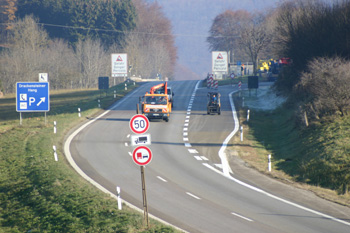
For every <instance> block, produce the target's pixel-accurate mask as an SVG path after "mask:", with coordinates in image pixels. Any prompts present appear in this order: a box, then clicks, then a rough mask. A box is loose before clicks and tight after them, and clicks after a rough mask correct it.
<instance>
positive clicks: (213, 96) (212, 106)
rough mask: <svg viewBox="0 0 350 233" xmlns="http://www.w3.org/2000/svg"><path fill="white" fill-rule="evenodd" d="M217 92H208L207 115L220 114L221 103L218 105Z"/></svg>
mask: <svg viewBox="0 0 350 233" xmlns="http://www.w3.org/2000/svg"><path fill="white" fill-rule="evenodd" d="M220 96H221V95H220V93H219V92H208V94H207V114H208V115H209V114H211V113H217V114H218V115H220V114H221V103H220Z"/></svg>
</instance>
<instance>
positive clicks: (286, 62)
mask: <svg viewBox="0 0 350 233" xmlns="http://www.w3.org/2000/svg"><path fill="white" fill-rule="evenodd" d="M278 64H279V65H289V64H292V59H290V58H289V57H282V58H280V59H279V61H278Z"/></svg>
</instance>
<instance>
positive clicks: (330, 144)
mask: <svg viewBox="0 0 350 233" xmlns="http://www.w3.org/2000/svg"><path fill="white" fill-rule="evenodd" d="M245 100H247V97H245ZM234 101H235V105H236V107H237V111H238V114H239V116H240V117H239V120H240V124H241V125H243V126H244V127H243V128H244V142H240V140H237V139H235V142H234V143H235V144H236V145H237V146H236V147H235V148H234V150H235V151H238V155H239V156H240V157H241V158H242V159H243V160H244V161H246V162H247V163H248V164H249V165H250V166H252V167H254V168H255V169H256V170H258V171H260V172H261V173H264V174H265V175H268V176H271V177H273V178H276V179H279V180H281V181H283V182H285V183H288V184H291V185H295V186H297V187H299V188H303V189H308V190H310V191H312V192H314V193H316V194H317V195H318V196H320V197H322V198H325V199H328V200H331V201H333V202H337V203H340V204H342V205H346V206H350V195H349V192H348V190H349V188H348V185H349V183H350V177H349V176H350V144H349V143H348V142H349V140H350V118H349V117H342V118H334V119H332V120H331V121H327V122H320V123H319V124H317V125H313V126H310V127H307V128H305V127H301V126H300V125H299V124H298V123H297V121H296V120H295V116H294V113H295V112H294V110H293V108H292V107H291V106H289V105H288V104H284V105H282V106H281V107H278V108H277V109H275V110H264V111H263V110H254V109H250V118H249V121H247V119H246V115H247V109H248V108H247V107H243V106H242V98H241V97H239V96H238V93H237V95H235V96H234ZM268 154H271V155H272V171H271V172H269V171H268V166H267V155H268Z"/></svg>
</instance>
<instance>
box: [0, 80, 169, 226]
mask: <svg viewBox="0 0 350 233" xmlns="http://www.w3.org/2000/svg"><path fill="white" fill-rule="evenodd" d="M130 88H131V89H132V88H134V87H133V86H131V87H129V90H128V91H130V90H131V89H130ZM114 90H116V91H117V99H120V98H121V97H122V96H123V95H125V93H126V92H127V91H125V90H124V84H121V85H118V86H116V87H113V88H111V90H110V91H109V93H108V95H107V96H105V95H104V94H103V95H102V96H101V97H103V98H101V107H102V108H106V107H108V106H110V104H112V103H113V102H114V101H115V100H116V99H114V96H113V91H114ZM50 98H51V101H50V102H51V109H50V112H48V114H47V124H45V118H44V114H43V113H25V114H23V123H22V125H19V113H17V112H16V111H15V110H16V107H15V98H14V97H13V96H12V97H9V98H8V97H6V98H3V99H0V171H1V172H0V232H174V229H172V228H170V227H168V226H164V225H162V224H159V223H158V222H156V221H154V220H151V221H150V227H149V228H146V227H145V226H144V225H143V215H142V214H140V213H139V212H136V211H135V210H132V209H130V208H128V207H127V206H123V210H122V211H120V210H118V207H117V203H116V200H115V199H113V198H111V197H110V196H108V195H106V194H104V193H103V192H101V191H99V190H97V189H96V188H95V187H94V186H92V185H91V184H90V183H88V182H87V181H85V180H84V179H83V178H81V177H80V176H79V175H78V174H77V173H76V172H75V171H73V170H72V169H71V167H70V166H69V164H68V163H67V161H66V160H65V158H64V154H63V151H62V149H61V148H62V143H63V138H64V137H65V136H66V134H67V132H68V131H69V130H70V129H71V128H72V127H74V126H75V125H77V124H78V123H79V122H81V121H83V120H84V119H86V117H91V116H93V115H95V114H97V113H98V112H99V111H100V109H99V108H98V107H97V106H98V102H97V99H99V98H100V92H99V91H98V90H84V91H73V92H71V91H60V92H55V91H53V92H51V94H50ZM78 107H79V108H81V111H82V112H81V114H82V117H81V118H79V117H78V112H77V108H78ZM54 121H56V122H57V134H54V133H53V122H54ZM53 145H56V147H57V149H58V150H57V153H58V157H59V161H58V162H56V161H55V160H54V154H53V149H52V146H53Z"/></svg>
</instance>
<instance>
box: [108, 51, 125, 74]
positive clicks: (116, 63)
mask: <svg viewBox="0 0 350 233" xmlns="http://www.w3.org/2000/svg"><path fill="white" fill-rule="evenodd" d="M111 60H112V77H126V76H128V54H127V53H112V56H111Z"/></svg>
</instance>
